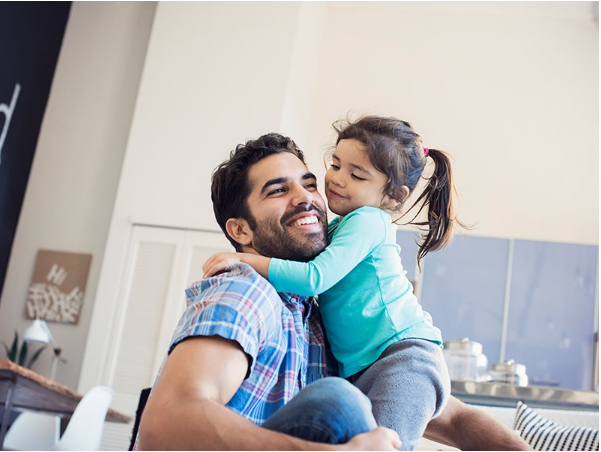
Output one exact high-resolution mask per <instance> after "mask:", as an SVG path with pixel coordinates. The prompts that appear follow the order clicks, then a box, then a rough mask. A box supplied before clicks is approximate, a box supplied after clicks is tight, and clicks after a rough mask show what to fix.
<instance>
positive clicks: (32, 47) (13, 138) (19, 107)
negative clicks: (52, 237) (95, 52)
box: [0, 2, 71, 294]
mask: <svg viewBox="0 0 601 452" xmlns="http://www.w3.org/2000/svg"><path fill="white" fill-rule="evenodd" d="M70 8H71V2H0V231H1V235H0V294H1V293H2V288H3V287H4V278H5V275H6V267H7V266H8V261H9V258H10V252H11V248H12V243H13V238H14V235H15V231H16V228H17V223H18V221H19V214H20V213H21V205H22V203H23V197H24V195H25V189H26V187H27V181H28V179H29V171H30V169H31V163H32V161H33V156H34V153H35V148H36V145H37V141H38V135H39V132H40V126H41V123H42V118H43V117H44V111H45V109H46V103H47V101H48V94H49V92H50V86H51V84H52V78H53V76H54V70H55V67H56V62H57V59H58V54H59V51H60V48H61V44H62V41H63V35H64V32H65V26H66V24H67V19H68V17H69V11H70ZM40 221H43V219H42V218H40Z"/></svg>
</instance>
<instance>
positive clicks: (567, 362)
mask: <svg viewBox="0 0 601 452" xmlns="http://www.w3.org/2000/svg"><path fill="white" fill-rule="evenodd" d="M397 239H398V242H399V244H400V245H401V247H402V251H401V256H402V258H403V263H404V265H405V269H406V270H407V272H408V273H407V274H408V276H409V277H410V279H414V274H415V269H416V266H415V263H414V262H415V255H416V252H417V246H416V245H415V235H414V234H413V233H411V232H407V231H400V232H399V234H398V235H397ZM511 246H513V252H511ZM598 253H599V248H598V246H592V245H575V244H566V243H552V242H540V241H527V240H514V241H513V244H512V241H510V240H509V239H497V238H486V237H466V236H456V238H455V240H454V241H453V243H452V244H451V245H450V246H449V247H447V248H445V249H444V250H442V251H440V252H434V253H430V254H428V256H427V257H426V258H425V260H424V262H423V263H422V267H423V272H422V275H421V280H420V281H419V282H418V284H420V285H421V287H420V290H418V293H420V302H421V304H422V306H423V308H424V309H425V310H426V311H428V312H429V313H430V314H431V315H432V318H433V320H434V324H435V325H436V326H437V327H438V328H440V330H441V331H442V335H443V339H444V340H445V341H447V340H452V339H459V338H462V337H469V338H470V339H471V340H475V341H478V342H480V343H482V345H483V348H484V350H483V351H484V354H485V355H486V356H487V357H488V360H489V364H493V363H496V362H499V361H500V360H501V358H504V359H514V360H515V361H516V362H518V363H521V364H524V365H526V367H527V373H528V376H529V377H530V382H531V384H539V385H552V386H559V387H564V388H572V389H580V390H590V389H591V388H592V382H593V381H592V379H593V366H594V364H595V363H594V359H593V356H594V353H595V348H594V347H595V337H594V335H595V315H596V312H597V311H596V308H595V303H596V298H597V284H598V281H597V272H598V270H597V266H598ZM510 259H511V262H509V261H510ZM508 264H511V265H508ZM508 271H510V272H511V274H508ZM504 322H505V323H504ZM504 328H505V333H506V334H504ZM503 350H504V352H505V354H504V357H501V353H502V352H503Z"/></svg>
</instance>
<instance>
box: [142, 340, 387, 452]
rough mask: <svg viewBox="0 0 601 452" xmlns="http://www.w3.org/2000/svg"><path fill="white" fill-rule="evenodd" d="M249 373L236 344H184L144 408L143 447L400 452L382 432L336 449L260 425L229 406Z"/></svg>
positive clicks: (219, 341) (172, 355) (171, 360)
mask: <svg viewBox="0 0 601 452" xmlns="http://www.w3.org/2000/svg"><path fill="white" fill-rule="evenodd" d="M247 370H248V359H247V356H246V354H245V353H244V352H243V351H242V349H241V348H240V346H239V345H238V344H237V343H236V342H233V341H230V340H226V339H223V338H220V337H217V336H211V337H195V338H191V339H187V340H185V341H183V342H181V343H180V344H178V345H177V346H176V347H175V349H174V350H173V351H172V352H171V354H170V355H169V357H168V358H167V361H166V363H165V366H164V368H163V371H162V372H161V376H160V378H159V380H158V381H157V383H156V386H155V388H154V390H153V392H152V394H151V396H150V398H149V399H148V404H147V405H146V407H145V409H144V413H143V415H142V419H141V422H140V442H139V447H140V449H142V450H206V449H212V450H344V449H346V450H353V449H354V450H366V449H370V450H394V448H393V446H392V444H393V439H394V438H393V436H391V435H390V433H391V432H390V431H388V430H387V429H382V428H378V429H376V430H373V431H371V432H368V433H366V434H363V435H358V436H356V437H355V438H353V439H352V440H351V441H350V442H349V443H347V444H346V445H343V446H338V447H335V446H331V445H326V444H320V443H314V442H309V441H303V440H300V439H298V438H294V437H292V436H288V435H285V434H282V433H277V432H273V431H270V430H267V429H264V428H261V427H258V426H257V425H255V424H253V423H252V422H250V421H248V420H247V419H245V418H243V417H242V416H239V415H238V414H237V413H234V412H233V411H231V410H230V409H228V408H226V407H225V404H226V403H227V402H228V401H229V400H230V399H231V398H232V397H233V395H234V394H235V392H236V391H237V390H238V388H239V387H240V385H241V384H242V381H243V380H244V378H245V376H246V372H247Z"/></svg>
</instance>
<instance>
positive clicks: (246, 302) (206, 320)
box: [169, 266, 281, 374]
mask: <svg viewBox="0 0 601 452" xmlns="http://www.w3.org/2000/svg"><path fill="white" fill-rule="evenodd" d="M248 269H250V267H246V266H240V267H237V268H236V269H234V271H233V272H230V273H228V274H227V276H216V277H212V278H208V279H204V280H202V281H198V282H196V283H194V284H192V285H191V286H190V287H189V288H188V289H186V298H187V304H188V307H187V309H186V312H185V313H184V315H182V317H181V319H180V321H179V323H178V325H177V327H176V329H175V332H174V334H173V337H172V339H171V344H170V347H169V352H171V351H173V349H174V348H175V346H176V345H177V344H179V343H180V342H181V341H183V340H185V339H187V338H190V337H197V336H215V335H216V336H220V337H223V338H224V339H229V340H233V341H235V342H237V343H238V344H240V346H241V347H242V349H243V350H244V352H245V353H246V354H248V355H249V356H250V357H251V358H252V364H251V367H250V368H249V374H250V372H252V368H253V366H254V364H255V362H256V357H257V354H258V352H259V350H260V349H261V348H262V347H263V346H264V344H265V343H266V342H267V341H268V340H269V337H268V335H269V334H273V332H274V331H277V327H276V322H277V321H278V319H279V310H281V301H280V298H279V297H278V295H277V293H276V292H275V290H274V289H273V287H272V286H271V285H270V284H269V283H268V282H267V281H266V280H265V279H264V278H262V277H261V276H259V275H258V274H257V273H255V272H254V271H248Z"/></svg>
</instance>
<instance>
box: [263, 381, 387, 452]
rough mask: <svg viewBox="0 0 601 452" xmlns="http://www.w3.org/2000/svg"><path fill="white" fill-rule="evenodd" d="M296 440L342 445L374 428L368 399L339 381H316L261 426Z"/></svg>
mask: <svg viewBox="0 0 601 452" xmlns="http://www.w3.org/2000/svg"><path fill="white" fill-rule="evenodd" d="M263 427H264V428H267V429H269V430H274V431H277V432H281V433H286V434H288V435H290V436H294V437H296V438H301V439H305V440H307V441H315V442H320V443H327V444H343V443H346V442H347V441H349V440H350V439H351V438H352V437H353V436H356V435H358V434H360V433H365V432H368V431H370V430H373V429H374V428H376V427H377V425H376V420H375V419H374V416H373V414H372V413H371V403H370V401H369V399H368V398H367V397H366V396H365V395H364V394H363V393H362V392H361V391H360V390H359V389H357V388H356V387H354V386H353V385H352V384H351V383H349V382H348V381H346V380H345V379H343V378H338V377H330V378H323V379H321V380H317V381H315V382H313V383H311V384H309V385H307V386H306V387H305V389H303V390H302V391H301V392H300V393H299V394H298V395H296V396H295V397H294V398H293V399H292V400H291V401H290V402H289V403H288V404H286V406H284V407H283V408H280V409H279V410H278V411H277V412H276V413H275V414H274V415H273V416H271V417H270V418H269V419H267V421H266V422H265V423H264V424H263Z"/></svg>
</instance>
